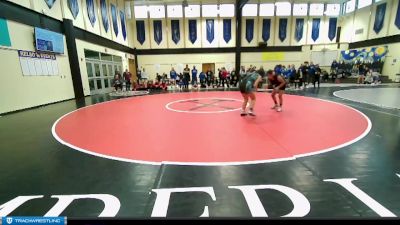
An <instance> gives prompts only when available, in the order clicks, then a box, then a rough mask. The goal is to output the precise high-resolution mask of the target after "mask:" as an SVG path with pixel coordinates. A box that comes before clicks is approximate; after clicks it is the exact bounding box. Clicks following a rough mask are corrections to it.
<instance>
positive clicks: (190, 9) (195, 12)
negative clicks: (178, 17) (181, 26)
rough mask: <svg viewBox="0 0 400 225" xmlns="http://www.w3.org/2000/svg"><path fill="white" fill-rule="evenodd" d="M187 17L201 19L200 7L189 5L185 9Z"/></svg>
mask: <svg viewBox="0 0 400 225" xmlns="http://www.w3.org/2000/svg"><path fill="white" fill-rule="evenodd" d="M185 17H187V18H198V17H200V5H189V6H187V7H185Z"/></svg>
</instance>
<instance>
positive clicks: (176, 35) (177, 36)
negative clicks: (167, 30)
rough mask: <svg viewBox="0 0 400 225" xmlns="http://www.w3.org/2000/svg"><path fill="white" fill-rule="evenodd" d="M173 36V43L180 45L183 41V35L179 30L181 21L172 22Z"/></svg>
mask: <svg viewBox="0 0 400 225" xmlns="http://www.w3.org/2000/svg"><path fill="white" fill-rule="evenodd" d="M171 35H172V41H173V42H174V43H175V44H178V43H179V41H180V40H181V33H180V29H179V20H171Z"/></svg>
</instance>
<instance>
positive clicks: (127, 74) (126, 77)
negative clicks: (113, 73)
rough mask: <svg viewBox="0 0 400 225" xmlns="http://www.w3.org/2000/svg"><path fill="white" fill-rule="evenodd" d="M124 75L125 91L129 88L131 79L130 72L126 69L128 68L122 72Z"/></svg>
mask: <svg viewBox="0 0 400 225" xmlns="http://www.w3.org/2000/svg"><path fill="white" fill-rule="evenodd" d="M122 75H123V77H124V81H125V89H126V90H127V91H130V90H131V84H132V83H131V79H132V74H131V73H130V72H129V71H128V69H126V70H125V72H124V73H123V74H122Z"/></svg>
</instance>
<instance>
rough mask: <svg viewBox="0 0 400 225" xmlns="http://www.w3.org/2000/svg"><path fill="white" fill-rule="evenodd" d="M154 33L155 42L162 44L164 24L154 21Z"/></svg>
mask: <svg viewBox="0 0 400 225" xmlns="http://www.w3.org/2000/svg"><path fill="white" fill-rule="evenodd" d="M153 31H154V41H156V43H157V44H158V45H160V43H161V42H162V39H163V37H162V22H161V20H154V21H153Z"/></svg>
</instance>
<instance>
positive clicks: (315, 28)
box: [311, 18, 321, 42]
mask: <svg viewBox="0 0 400 225" xmlns="http://www.w3.org/2000/svg"><path fill="white" fill-rule="evenodd" d="M320 24H321V18H314V19H313V20H312V29H311V39H313V41H314V42H315V41H316V40H318V38H319V26H320Z"/></svg>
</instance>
